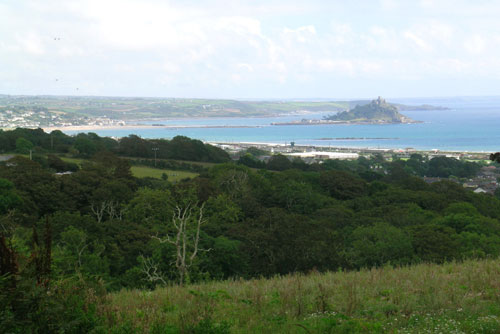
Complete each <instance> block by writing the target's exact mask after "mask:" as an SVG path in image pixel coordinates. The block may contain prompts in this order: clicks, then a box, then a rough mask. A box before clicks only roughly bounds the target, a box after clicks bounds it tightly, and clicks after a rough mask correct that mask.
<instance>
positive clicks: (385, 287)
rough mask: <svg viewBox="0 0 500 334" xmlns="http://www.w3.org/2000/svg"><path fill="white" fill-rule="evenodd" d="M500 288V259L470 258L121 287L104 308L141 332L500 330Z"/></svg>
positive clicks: (119, 322) (122, 327)
mask: <svg viewBox="0 0 500 334" xmlns="http://www.w3.org/2000/svg"><path fill="white" fill-rule="evenodd" d="M499 287H500V260H476V261H472V260H471V261H466V262H464V263H448V264H444V265H436V264H432V265H431V264H421V265H416V266H411V267H404V268H397V269H393V268H389V267H386V268H381V269H371V270H362V271H353V272H336V273H326V274H320V273H311V274H309V275H291V276H285V277H276V278H273V279H260V280H249V281H226V282H214V283H207V284H200V285H192V286H186V287H179V286H173V287H167V288H160V289H157V290H155V291H152V292H149V291H148V292H146V291H141V290H133V291H122V292H120V293H117V294H113V295H111V299H110V304H109V305H107V306H106V307H105V309H106V312H109V313H114V314H115V316H114V317H113V318H114V323H115V324H117V325H115V326H114V327H115V330H125V327H126V328H128V329H129V330H132V329H135V330H137V332H140V333H182V332H185V333H388V332H393V333H498V332H499V331H500V322H499V318H498V316H500V291H499ZM124 324H125V325H124Z"/></svg>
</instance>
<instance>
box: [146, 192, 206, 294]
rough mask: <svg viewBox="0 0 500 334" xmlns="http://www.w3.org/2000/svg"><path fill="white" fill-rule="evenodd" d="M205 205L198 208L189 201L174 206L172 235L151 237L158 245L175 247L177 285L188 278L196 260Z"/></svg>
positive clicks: (203, 221)
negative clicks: (165, 244)
mask: <svg viewBox="0 0 500 334" xmlns="http://www.w3.org/2000/svg"><path fill="white" fill-rule="evenodd" d="M204 206H205V204H202V205H201V206H198V205H197V203H194V202H192V201H191V200H189V201H187V202H185V203H182V204H181V203H179V204H176V205H175V207H174V213H173V215H172V220H171V223H172V225H173V230H174V231H173V232H174V233H173V235H168V234H167V236H166V237H164V238H160V237H158V236H153V238H154V239H156V240H158V241H159V242H160V243H166V242H168V243H170V244H172V245H174V246H175V250H176V255H175V267H176V268H177V271H178V273H179V283H180V285H183V284H184V282H185V280H186V279H188V278H189V269H190V268H191V266H192V265H193V261H194V259H195V258H196V256H197V254H198V252H199V251H200V250H201V249H200V248H199V242H200V230H201V225H203V223H205V219H204V218H203V209H204Z"/></svg>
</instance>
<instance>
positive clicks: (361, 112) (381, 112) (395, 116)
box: [325, 96, 415, 123]
mask: <svg viewBox="0 0 500 334" xmlns="http://www.w3.org/2000/svg"><path fill="white" fill-rule="evenodd" d="M325 120H328V121H349V122H370V123H414V122H415V121H414V120H412V119H410V118H408V117H406V116H404V115H402V114H400V113H399V111H398V107H397V106H395V105H392V104H390V103H387V102H386V101H385V100H384V99H382V98H381V97H380V96H379V98H378V99H376V100H373V101H371V102H370V103H368V104H365V105H359V104H358V105H357V106H356V107H354V108H353V109H351V110H348V111H343V112H340V113H338V114H335V115H331V116H328V117H326V118H325Z"/></svg>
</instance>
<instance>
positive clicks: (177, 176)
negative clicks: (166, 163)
mask: <svg viewBox="0 0 500 334" xmlns="http://www.w3.org/2000/svg"><path fill="white" fill-rule="evenodd" d="M131 170H132V174H133V175H134V176H135V177H139V178H140V177H154V178H161V177H162V175H163V173H165V174H167V176H168V180H169V181H173V182H177V181H180V180H182V179H185V178H190V179H191V178H194V177H196V176H198V174H196V173H191V172H184V171H178V170H168V169H157V168H152V167H145V166H132V168H131Z"/></svg>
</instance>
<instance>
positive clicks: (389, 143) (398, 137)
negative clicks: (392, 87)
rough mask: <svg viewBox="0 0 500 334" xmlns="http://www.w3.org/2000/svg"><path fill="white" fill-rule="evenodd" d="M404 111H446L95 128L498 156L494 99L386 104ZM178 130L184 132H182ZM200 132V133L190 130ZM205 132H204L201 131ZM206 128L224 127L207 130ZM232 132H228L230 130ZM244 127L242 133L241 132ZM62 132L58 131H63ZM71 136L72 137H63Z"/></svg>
mask: <svg viewBox="0 0 500 334" xmlns="http://www.w3.org/2000/svg"><path fill="white" fill-rule="evenodd" d="M388 101H389V102H394V103H402V104H407V105H420V104H431V105H436V106H442V107H447V108H449V109H448V110H416V111H403V112H402V113H403V114H405V115H407V116H409V117H411V118H413V119H415V120H419V121H422V122H423V123H416V124H385V125H375V124H374V125H361V124H360V125H354V124H353V125H346V124H340V125H300V126H297V125H284V126H272V125H270V124H271V123H273V122H289V121H294V120H300V119H303V118H308V119H309V118H322V117H323V116H325V115H327V114H328V113H315V114H308V115H286V116H280V117H261V118H241V117H237V118H196V119H165V120H154V121H142V122H140V123H141V124H158V123H160V124H164V125H168V126H179V127H174V128H165V127H160V126H157V127H151V128H140V127H138V128H129V127H127V128H123V129H122V128H108V129H106V128H100V129H95V130H93V131H92V132H95V133H97V134H99V135H101V136H112V137H124V136H128V135H130V134H135V135H138V136H141V137H143V138H167V139H168V138H173V137H175V136H178V135H183V136H187V137H190V138H196V139H200V140H203V141H209V142H225V143H232V142H234V143H236V142H260V143H276V144H285V143H288V144H289V143H290V142H295V143H296V145H314V146H331V147H353V148H392V149H404V148H410V147H411V148H415V149H419V150H432V149H439V150H448V151H474V152H496V151H499V150H500V97H457V98H412V99H388ZM183 126H190V127H188V128H184V127H183ZM193 126H200V127H193ZM202 126H208V127H202ZM210 126H227V127H217V128H212V127H210ZM232 126H234V127H232ZM242 126H248V127H242ZM63 131H64V130H63ZM65 132H66V133H68V134H75V133H77V132H78V131H65Z"/></svg>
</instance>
